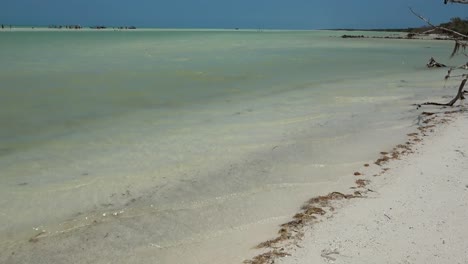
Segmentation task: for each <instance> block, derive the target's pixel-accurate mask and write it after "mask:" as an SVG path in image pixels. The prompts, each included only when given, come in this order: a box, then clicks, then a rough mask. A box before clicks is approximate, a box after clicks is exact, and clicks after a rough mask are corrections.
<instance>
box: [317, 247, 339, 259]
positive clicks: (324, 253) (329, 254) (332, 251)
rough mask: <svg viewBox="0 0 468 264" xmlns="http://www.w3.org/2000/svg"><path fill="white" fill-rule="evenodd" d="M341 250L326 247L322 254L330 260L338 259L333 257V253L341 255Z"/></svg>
mask: <svg viewBox="0 0 468 264" xmlns="http://www.w3.org/2000/svg"><path fill="white" fill-rule="evenodd" d="M339 254H340V252H338V249H334V250H330V249H324V250H322V253H321V254H320V256H321V257H322V258H324V259H326V260H328V261H336V258H334V257H332V256H331V255H339Z"/></svg>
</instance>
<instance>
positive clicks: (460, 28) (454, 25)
mask: <svg viewBox="0 0 468 264" xmlns="http://www.w3.org/2000/svg"><path fill="white" fill-rule="evenodd" d="M439 26H440V27H444V28H448V29H451V30H454V31H457V32H459V33H462V34H464V35H468V19H461V18H459V17H452V18H451V19H450V21H449V22H446V23H442V24H440V25H439ZM411 32H413V33H423V32H427V33H433V34H447V35H449V36H451V37H457V38H458V37H459V36H458V35H455V34H453V33H450V32H446V31H443V30H440V29H434V30H431V27H421V28H415V29H413V30H412V31H411Z"/></svg>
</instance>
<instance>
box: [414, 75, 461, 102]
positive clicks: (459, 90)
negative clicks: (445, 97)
mask: <svg viewBox="0 0 468 264" xmlns="http://www.w3.org/2000/svg"><path fill="white" fill-rule="evenodd" d="M467 79H468V75H465V76H464V79H463V80H462V82H461V83H460V86H459V87H458V93H457V96H455V98H453V99H452V100H451V101H450V102H448V103H446V104H441V103H435V102H426V103H423V104H419V105H418V108H419V107H421V106H423V105H439V106H453V105H454V104H455V103H456V102H457V101H458V100H463V99H465V96H464V95H463V94H464V93H465V91H463V89H464V88H465V84H466V81H467Z"/></svg>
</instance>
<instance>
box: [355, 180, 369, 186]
mask: <svg viewBox="0 0 468 264" xmlns="http://www.w3.org/2000/svg"><path fill="white" fill-rule="evenodd" d="M369 183H370V181H369V180H364V179H359V180H356V185H357V187H358V188H364V187H366V186H367V185H368V184H369Z"/></svg>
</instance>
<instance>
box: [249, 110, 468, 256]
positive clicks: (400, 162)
mask: <svg viewBox="0 0 468 264" xmlns="http://www.w3.org/2000/svg"><path fill="white" fill-rule="evenodd" d="M424 110H425V111H431V112H432V111H434V110H435V109H434V108H426V109H423V111H424ZM451 110H454V109H442V111H446V112H451ZM439 111H441V110H439ZM434 116H435V118H434V119H432V118H433V117H434ZM427 119H428V117H426V118H425V120H427ZM430 119H431V120H430V121H425V122H426V124H423V126H425V127H426V128H423V129H420V131H422V132H420V133H419V134H418V136H415V135H411V136H409V141H413V142H414V141H419V140H421V141H420V142H418V143H416V144H414V145H412V147H411V149H412V151H413V153H412V154H409V155H406V156H403V157H400V158H398V159H395V160H391V161H389V162H388V163H386V164H383V165H382V166H377V165H375V164H372V165H370V166H369V167H367V168H366V167H363V170H362V172H361V173H362V176H359V178H362V179H366V180H369V181H370V182H369V184H368V185H367V186H365V187H364V188H361V189H360V190H363V189H367V192H366V191H365V192H366V194H365V195H364V196H365V198H362V199H349V200H341V201H339V202H332V204H333V207H334V208H336V210H335V211H334V212H328V211H327V213H326V214H325V215H323V216H320V217H319V218H318V219H317V220H315V221H313V222H312V223H310V224H309V225H307V226H306V227H304V230H305V231H304V235H303V238H302V239H301V240H300V241H296V242H292V243H291V242H290V241H289V243H290V245H289V246H285V244H288V243H284V244H278V245H275V246H273V247H272V248H274V249H273V250H272V251H274V252H275V255H277V256H280V257H279V258H278V257H275V258H274V260H273V259H269V257H268V256H267V255H264V258H263V259H261V258H258V259H257V262H253V263H282V264H293V263H294V264H298V263H301V264H302V263H303V264H305V263H360V264H362V263H468V240H467V239H466V238H467V237H468V225H467V224H466V223H467V219H468V163H467V161H468V135H467V133H466V131H467V130H468V122H467V121H468V115H467V114H466V112H465V113H456V114H454V113H448V114H447V113H445V114H444V113H443V112H440V113H438V114H436V115H433V116H431V117H430ZM448 119H450V121H448V122H447V123H446V122H445V121H446V120H448ZM440 122H442V123H443V124H438V125H436V126H435V127H433V125H431V124H430V125H427V124H429V123H440ZM379 170H382V171H385V172H384V173H381V172H379ZM375 175H377V176H375Z"/></svg>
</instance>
